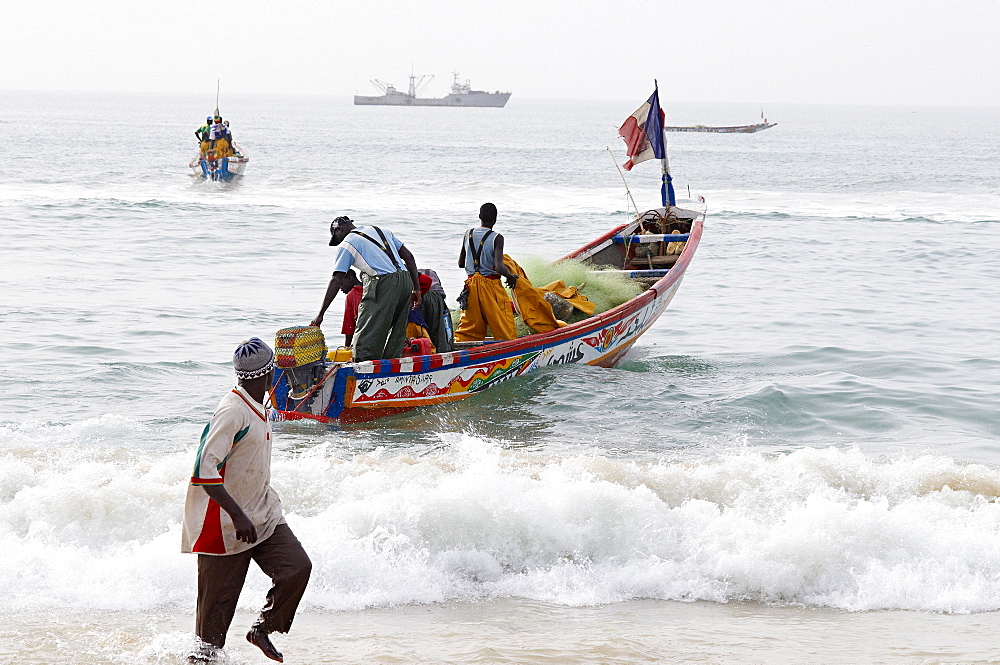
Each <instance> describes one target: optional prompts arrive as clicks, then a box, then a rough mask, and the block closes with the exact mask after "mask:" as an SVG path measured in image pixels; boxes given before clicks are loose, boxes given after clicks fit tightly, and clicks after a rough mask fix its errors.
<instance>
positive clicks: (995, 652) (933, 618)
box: [0, 600, 1000, 665]
mask: <svg viewBox="0 0 1000 665" xmlns="http://www.w3.org/2000/svg"><path fill="white" fill-rule="evenodd" d="M2 618H3V623H2V626H3V627H2V628H0V662H2V663H11V664H13V663H18V664H27V663H38V664H42V663H46V664H51V663H109V664H110V663H115V664H133V663H134V664H146V663H157V664H161V663H183V662H184V656H185V655H186V654H187V653H189V652H190V648H191V644H192V639H193V638H192V635H191V629H192V628H191V627H192V617H191V615H190V614H188V613H184V612H176V611H154V612H136V613H124V612H105V611H93V612H88V613H86V614H65V615H58V616H48V615H46V616H43V615H41V614H31V613H5V615H4V616H3V617H2ZM253 619H254V614H253V613H250V612H239V613H238V614H237V617H236V621H235V622H234V624H233V629H232V630H231V631H230V634H229V644H228V645H227V653H228V661H227V662H229V663H232V664H234V665H235V664H239V665H242V664H250V663H267V662H271V661H268V660H267V659H266V658H264V656H263V655H262V654H261V653H260V652H259V651H258V650H256V648H254V647H252V646H250V645H249V644H248V643H247V642H246V641H245V640H244V639H243V635H244V633H245V632H246V630H247V628H248V627H249V625H250V624H251V623H252V621H253ZM998 632H1000V613H997V612H991V613H983V614H971V615H969V614H965V615H958V614H933V613H922V612H901V611H889V612H864V613H847V612H838V611H833V610H818V609H802V608H785V607H766V606H762V605H756V604H728V605H719V604H714V603H704V602H699V603H677V602H664V601H632V602H627V603H620V604H615V605H606V606H601V607H584V608H579V607H573V608H570V607H563V606H555V605H548V604H545V603H537V602H531V601H523V600H505V601H499V602H491V603H483V604H468V603H456V604H443V605H429V606H408V607H402V608H395V609H375V610H367V611H363V612H319V611H315V610H312V611H309V610H307V611H305V612H302V613H300V615H299V616H298V617H297V618H296V623H295V626H294V627H293V629H292V632H291V633H290V634H288V635H275V636H274V642H275V644H276V646H277V647H278V649H279V650H281V651H282V652H283V653H284V655H285V662H286V663H310V664H321V663H387V664H388V663H456V664H469V663H622V664H625V663H665V662H684V663H908V664H912V663H922V664H923V663H926V664H930V663H996V662H1000V645H998V644H997V640H996V635H997V634H998Z"/></svg>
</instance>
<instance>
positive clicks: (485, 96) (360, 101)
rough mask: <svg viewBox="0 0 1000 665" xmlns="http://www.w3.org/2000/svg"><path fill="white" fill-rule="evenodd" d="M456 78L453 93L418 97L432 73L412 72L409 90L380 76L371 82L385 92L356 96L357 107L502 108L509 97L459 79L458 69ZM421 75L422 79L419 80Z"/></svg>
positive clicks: (452, 88) (355, 103) (452, 87)
mask: <svg viewBox="0 0 1000 665" xmlns="http://www.w3.org/2000/svg"><path fill="white" fill-rule="evenodd" d="M454 75H455V78H454V81H453V82H452V84H451V94H449V95H446V96H444V97H417V94H418V92H419V91H420V90H421V89H423V87H424V86H426V85H427V84H428V83H430V81H431V79H432V78H434V76H433V75H424V76H420V77H417V76H416V75H415V74H410V87H409V89H408V90H407V91H406V92H403V91H402V90H397V89H396V87H395V86H394V85H392V84H391V83H384V82H383V81H379V80H378V79H373V80H372V85H374V86H375V87H376V88H378V89H379V90H381V91H382V94H381V95H378V96H366V95H354V105H355V106H470V107H487V108H503V107H504V106H505V105H506V104H507V100H508V99H510V95H511V93H509V92H500V91H496V92H485V91H483V90H473V89H472V86H471V85H470V84H469V79H465V81H464V82H460V81H459V80H458V72H454ZM418 78H419V80H418Z"/></svg>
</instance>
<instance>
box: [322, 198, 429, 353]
mask: <svg viewBox="0 0 1000 665" xmlns="http://www.w3.org/2000/svg"><path fill="white" fill-rule="evenodd" d="M330 245H331V246H333V247H337V256H336V258H335V259H334V266H333V276H332V277H331V278H330V283H329V284H328V285H327V287H326V295H325V296H324V297H323V305H322V307H320V310H319V315H318V316H317V317H316V318H315V319H313V320H312V323H311V324H310V325H314V326H318V325H322V323H323V315H324V314H325V313H326V310H327V308H329V307H330V303H332V302H333V299H334V298H336V297H337V293H338V292H339V291H340V290H341V289H340V287H341V283H342V282H343V280H344V276H345V275H346V273H347V271H348V270H350V269H351V267H354V268H357V269H358V271H359V272H360V273H361V285H362V295H361V304H360V305H359V306H358V321H357V330H356V332H355V334H354V362H363V361H365V360H379V359H385V358H398V357H400V356H401V355H402V354H403V345H404V344H405V343H406V322H407V315H408V314H409V311H410V308H412V307H419V306H420V278H419V275H418V274H417V264H416V261H414V259H413V254H411V253H410V250H408V249H407V248H406V247H405V246H404V245H403V243H402V241H401V240H399V239H398V238H397V237H396V236H395V235H393V233H392V232H391V231H386V230H385V229H380V228H379V227H377V226H358V227H355V226H354V221H353V220H352V219H350V218H349V217H343V216H342V217H338V218H336V219H335V220H333V222H331V223H330Z"/></svg>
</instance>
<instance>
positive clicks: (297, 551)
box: [195, 524, 312, 648]
mask: <svg viewBox="0 0 1000 665" xmlns="http://www.w3.org/2000/svg"><path fill="white" fill-rule="evenodd" d="M251 560H253V561H255V562H256V563H257V565H258V566H260V569H261V570H262V571H264V574H265V575H267V576H268V577H270V578H271V589H270V590H269V591H268V592H267V602H266V603H265V604H264V608H263V609H262V610H261V611H260V619H259V620H258V623H259V624H261V626H262V627H263V629H264V630H265V631H266V632H268V633H287V632H288V629H289V628H291V627H292V619H293V618H294V617H295V610H296V608H298V606H299V601H300V600H302V594H303V593H305V590H306V585H307V584H308V583H309V573H310V572H312V562H311V561H309V557H308V556H307V555H306V552H305V550H304V549H302V545H301V544H300V543H299V540H298V538H296V537H295V534H294V533H292V530H291V529H289V528H288V525H287V524H279V525H278V526H277V527H275V529H274V533H273V534H272V535H271V537H270V538H268V539H267V540H265V541H263V542H261V543H257V544H256V545H254V546H253V547H251V548H250V549H249V550H247V551H245V552H240V553H239V554H230V555H226V556H210V555H208V554H199V555H198V611H197V613H196V615H195V633H197V635H198V637H199V638H201V640H202V641H203V642H206V643H208V644H211V645H212V646H216V647H220V648H221V647H224V646H226V633H227V632H229V626H230V624H232V622H233V616H234V615H235V614H236V603H237V601H238V600H239V599H240V591H242V590H243V582H244V581H245V580H246V576H247V571H248V570H249V569H250V561H251Z"/></svg>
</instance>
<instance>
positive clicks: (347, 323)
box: [340, 270, 364, 346]
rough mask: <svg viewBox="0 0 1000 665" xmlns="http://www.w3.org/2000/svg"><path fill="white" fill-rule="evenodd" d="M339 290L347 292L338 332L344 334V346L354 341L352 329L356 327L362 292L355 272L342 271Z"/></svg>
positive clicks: (362, 288)
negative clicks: (342, 275) (342, 318)
mask: <svg viewBox="0 0 1000 665" xmlns="http://www.w3.org/2000/svg"><path fill="white" fill-rule="evenodd" d="M340 292H341V293H345V294H347V297H346V298H345V299H344V323H343V325H342V326H341V327H340V333H341V334H342V335H343V336H344V346H351V344H352V343H353V342H354V331H356V330H357V329H358V306H359V305H360V304H361V295H362V293H363V292H364V287H363V286H361V280H360V279H358V274H357V273H356V272H354V271H353V270H348V271H347V272H346V273H344V279H343V281H342V282H341V284H340Z"/></svg>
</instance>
